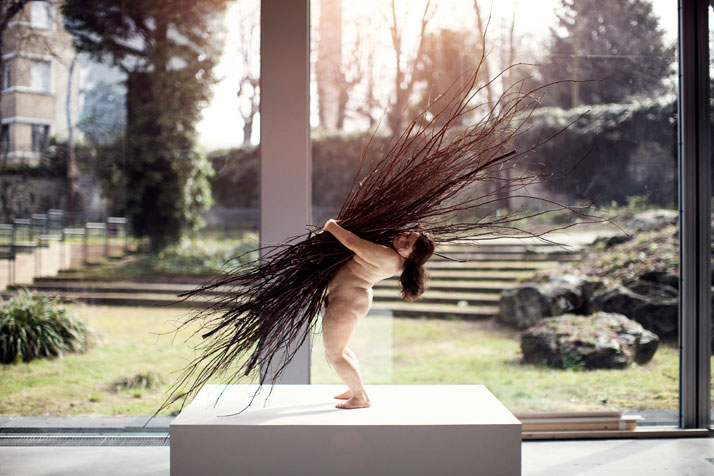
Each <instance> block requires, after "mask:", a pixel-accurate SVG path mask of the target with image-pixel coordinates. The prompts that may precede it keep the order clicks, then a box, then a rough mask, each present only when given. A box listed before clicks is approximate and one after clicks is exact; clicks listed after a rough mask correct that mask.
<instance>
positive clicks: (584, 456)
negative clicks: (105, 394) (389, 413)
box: [0, 438, 714, 476]
mask: <svg viewBox="0 0 714 476" xmlns="http://www.w3.org/2000/svg"><path fill="white" fill-rule="evenodd" d="M522 456H523V475H524V476H619V475H622V476H640V475H641V476H660V475H672V476H711V475H712V474H714V438H689V439H650V440H591V441H559V442H550V441H549V442H540V441H538V442H533V441H529V442H524V443H523V451H522ZM237 474H238V473H237ZM384 474H389V471H388V470H385V473H384ZM474 474H478V473H474ZM0 475H3V476H5V475H7V476H50V475H52V476H64V475H67V476H97V475H101V476H113V475H117V476H139V475H141V476H159V475H161V476H168V475H169V447H167V446H163V447H0Z"/></svg>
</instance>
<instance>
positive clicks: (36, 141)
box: [32, 124, 50, 152]
mask: <svg viewBox="0 0 714 476" xmlns="http://www.w3.org/2000/svg"><path fill="white" fill-rule="evenodd" d="M49 137H50V126H47V125H42V124H33V125H32V152H44V151H45V149H46V148H47V140H48V139H49Z"/></svg>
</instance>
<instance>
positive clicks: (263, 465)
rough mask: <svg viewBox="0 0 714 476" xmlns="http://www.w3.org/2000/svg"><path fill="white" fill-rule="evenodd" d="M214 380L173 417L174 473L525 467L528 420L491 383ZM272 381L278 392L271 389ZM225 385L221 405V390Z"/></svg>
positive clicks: (508, 471) (493, 471) (473, 471)
mask: <svg viewBox="0 0 714 476" xmlns="http://www.w3.org/2000/svg"><path fill="white" fill-rule="evenodd" d="M256 389H257V386H254V385H229V386H222V385H220V386H219V385H207V386H205V387H204V388H203V389H202V390H201V392H200V393H199V394H198V395H197V396H196V398H195V399H194V400H193V402H192V403H191V404H190V405H188V406H187V407H186V408H185V409H184V410H183V411H182V412H181V414H180V415H179V416H178V417H177V418H176V419H175V420H174V422H173V423H172V424H171V428H170V433H171V474H172V476H183V475H186V476H189V475H190V476H196V475H224V474H225V475H228V474H230V475H236V474H241V475H242V474H245V475H263V474H266V475H310V476H315V475H360V476H364V475H395V476H396V475H436V474H444V475H447V474H448V475H460V474H468V475H487V476H498V475H509V476H511V475H512V476H515V475H520V474H521V423H520V422H519V421H518V420H517V419H516V418H515V417H514V416H513V415H512V414H511V413H510V412H509V411H508V410H507V409H506V407H504V406H503V405H502V404H501V402H499V401H498V400H497V399H496V397H494V396H493V394H492V393H491V392H489V391H488V389H486V387H484V386H483V385H373V386H368V387H367V392H368V393H369V396H370V399H371V400H372V407H370V408H362V409H357V410H339V409H336V408H335V403H336V402H337V401H336V400H333V399H332V397H333V395H336V394H338V393H340V392H342V391H344V387H342V386H337V385H276V386H273V387H270V386H265V387H263V389H262V390H261V392H260V393H259V394H258V396H257V397H256V399H255V400H254V402H253V404H252V406H251V407H250V408H248V409H247V410H245V411H244V412H242V413H241V414H239V415H235V416H224V415H227V414H230V413H234V412H237V411H239V410H241V409H243V408H244V407H245V406H246V404H247V402H248V401H249V400H250V397H251V396H252V395H253V394H254V393H255V390H256ZM271 389H272V394H271V395H270V396H269V397H268V398H267V400H266V396H267V395H268V393H269V392H270V391H271ZM221 392H223V395H222V396H221V398H220V400H218V404H217V405H215V407H214V404H215V402H216V398H217V396H218V395H219V394H220V393H221Z"/></svg>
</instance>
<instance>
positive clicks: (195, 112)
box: [0, 1, 260, 416]
mask: <svg viewBox="0 0 714 476" xmlns="http://www.w3.org/2000/svg"><path fill="white" fill-rule="evenodd" d="M49 3H50V2H30V3H28V5H27V7H26V8H25V10H24V11H21V12H20V13H18V16H17V17H16V18H14V19H12V20H13V21H10V22H9V26H8V27H7V29H6V30H5V31H3V32H2V34H3V40H4V41H3V45H4V49H3V51H2V53H3V60H4V61H3V67H4V70H3V71H2V73H3V75H2V77H3V78H4V81H3V91H2V108H1V112H2V124H3V129H2V138H1V141H0V142H1V143H2V144H1V146H2V147H0V291H2V298H3V299H2V300H0V305H2V306H3V307H4V306H5V305H7V306H8V307H4V309H5V310H7V309H10V310H11V312H13V313H15V315H21V313H20V311H19V309H28V308H31V306H33V305H32V302H31V301H30V298H27V299H24V298H23V299H24V300H23V299H17V300H13V301H12V303H11V302H10V300H11V299H12V298H13V297H14V296H15V295H16V294H20V297H21V298H22V296H23V293H24V291H27V292H30V293H33V294H34V295H35V296H34V297H33V298H32V299H35V300H39V299H40V298H39V297H38V296H42V297H43V298H47V299H50V298H54V297H62V296H64V297H66V298H68V299H69V300H70V302H69V303H66V304H63V305H60V304H53V303H52V302H50V301H47V302H45V303H44V304H42V305H37V307H34V308H32V309H35V311H36V310H38V309H40V310H46V311H47V312H48V313H51V312H53V310H54V309H64V311H61V312H66V314H67V315H68V316H70V317H74V318H77V319H78V320H79V321H80V322H81V323H83V324H84V325H86V326H89V327H91V328H92V331H93V332H92V334H91V339H90V341H91V346H90V347H89V349H88V350H87V351H86V352H67V351H62V354H63V357H62V358H56V359H48V358H37V359H33V358H32V356H31V355H29V353H28V352H25V353H24V354H22V353H20V354H17V353H13V352H9V353H6V350H5V349H3V355H4V356H5V357H6V359H7V358H8V357H7V356H8V355H9V356H10V357H9V359H10V360H11V361H13V360H17V361H16V362H15V363H14V364H8V365H2V366H0V393H2V395H3V398H2V402H0V414H5V415H53V416H63V415H127V414H129V415H146V416H148V415H151V414H153V413H154V412H155V411H156V410H157V409H158V408H159V405H160V404H161V403H162V402H163V401H164V399H165V398H166V397H167V395H168V393H167V391H168V388H169V387H170V385H171V384H173V383H174V381H175V379H176V377H177V375H178V372H179V371H180V370H181V369H182V368H184V366H185V365H186V364H187V362H189V361H190V360H192V359H193V357H194V356H195V354H194V351H193V345H195V344H198V343H200V341H201V339H200V336H194V337H191V332H192V331H195V330H196V328H195V327H190V328H188V329H185V330H184V331H182V332H180V333H179V334H177V335H176V336H174V334H173V331H174V330H175V328H176V324H177V323H178V322H180V321H181V320H183V319H184V318H185V317H186V316H187V315H188V313H189V312H190V310H191V309H192V308H195V306H196V303H193V304H192V303H191V300H188V301H184V302H178V301H180V300H181V298H180V297H178V294H179V293H181V292H184V291H188V290H190V289H193V288H194V287H195V286H197V285H198V284H200V283H204V282H207V281H209V280H211V279H212V278H214V277H216V276H218V275H219V274H220V273H221V272H222V271H223V266H224V265H226V263H227V261H228V260H231V259H233V258H235V257H238V256H242V257H241V258H240V260H239V261H246V260H247V259H250V258H254V257H255V256H256V254H249V255H245V253H246V252H248V251H249V250H251V249H254V248H256V247H257V246H258V241H257V237H258V234H257V229H258V175H257V174H258V152H257V146H258V142H259V132H260V129H259V126H258V124H259V113H258V109H259V100H260V96H259V92H260V88H259V79H260V78H259V74H260V2H259V1H253V2H250V1H241V2H240V5H239V4H238V3H237V2H232V1H225V2H200V1H199V2H190V5H189V4H186V5H185V6H184V7H185V9H186V10H184V11H181V12H178V11H175V9H170V8H169V9H166V8H163V9H162V7H159V8H158V9H156V8H153V7H151V8H149V7H148V6H147V8H146V9H145V10H143V11H137V10H134V11H131V12H130V11H129V10H126V11H123V15H125V18H124V21H121V22H119V26H117V30H114V33H115V36H112V35H111V34H108V33H107V32H106V31H104V30H103V29H104V27H105V26H104V22H103V21H99V22H97V23H96V24H101V25H103V26H102V27H101V29H102V31H101V32H95V31H91V28H92V27H91V26H89V25H91V24H94V23H93V22H92V21H91V20H90V21H89V22H88V23H83V21H82V19H86V18H87V16H86V15H90V16H91V15H95V14H96V15H97V16H100V15H107V14H109V13H107V12H104V11H102V8H103V7H97V9H96V11H93V12H88V11H87V8H86V2H72V1H66V2H62V3H63V4H64V9H61V8H60V7H59V6H53V7H52V8H50V7H48V5H47V4H49ZM147 5H148V4H147ZM48 8H49V10H48ZM45 10H47V11H45ZM50 10H51V11H50ZM187 10H190V11H187ZM92 18H94V17H92ZM131 25H139V26H137V27H136V29H135V28H134V27H132V26H131ZM142 25H143V27H142ZM156 25H158V26H159V27H163V29H162V28H157V27H156ZM37 27H39V28H40V29H38V28H37ZM124 27H126V28H127V30H122V29H123V28H124ZM142 28H144V29H142ZM138 30H141V31H138ZM162 31H163V37H162V36H161V32H162ZM82 35H84V38H85V39H86V40H87V41H85V42H84V46H86V47H90V46H92V45H93V46H94V47H96V48H98V49H97V50H95V51H100V52H101V54H100V55H99V56H100V57H97V56H96V55H94V56H93V55H92V54H90V52H88V51H86V50H81V49H80V50H78V49H76V48H75V47H73V43H72V42H73V39H74V40H76V38H78V37H79V36H82ZM99 36H102V37H103V38H104V41H103V42H102V43H101V44H100V45H96V44H93V43H92V42H93V41H94V40H96V38H99ZM76 43H77V42H76V41H75V44H76ZM126 45H131V46H130V47H127V46H126ZM126 48H129V49H126ZM120 51H123V52H122V53H120ZM149 51H151V52H153V53H150V54H149V53H147V52H149ZM100 60H101V61H100ZM232 264H236V261H233V262H232ZM207 297H208V296H205V295H204V296H202V297H201V304H202V305H206V301H207ZM43 302H44V301H43ZM5 310H3V311H2V312H5ZM28 312H29V311H28ZM57 312H60V311H57ZM2 315H3V316H4V317H3V319H4V318H5V316H7V314H2ZM3 322H5V321H3ZM4 339H5V336H3V342H5V340H4ZM82 349H84V347H82ZM85 350H86V349H85ZM6 363H7V362H4V364H6ZM175 408H176V407H175V406H173V407H171V408H169V409H166V410H165V411H164V412H163V413H164V414H169V413H170V412H171V411H173V410H175Z"/></svg>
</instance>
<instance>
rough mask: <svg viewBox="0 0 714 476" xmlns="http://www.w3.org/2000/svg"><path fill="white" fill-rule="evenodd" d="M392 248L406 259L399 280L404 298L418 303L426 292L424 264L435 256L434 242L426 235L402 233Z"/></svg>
mask: <svg viewBox="0 0 714 476" xmlns="http://www.w3.org/2000/svg"><path fill="white" fill-rule="evenodd" d="M392 246H393V247H394V249H395V250H397V253H399V254H400V255H401V256H403V257H404V258H406V260H405V261H404V270H403V271H402V276H401V278H399V284H400V285H401V288H402V297H403V298H404V299H405V300H407V301H416V300H417V299H419V298H420V297H421V295H422V294H424V291H425V290H426V269H424V263H426V262H427V260H428V259H429V258H431V255H432V254H434V241H433V240H432V238H431V236H430V235H429V234H426V233H417V232H412V233H402V234H401V235H399V236H397V237H396V238H395V239H394V241H393V243H392Z"/></svg>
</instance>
